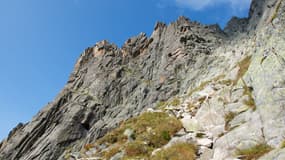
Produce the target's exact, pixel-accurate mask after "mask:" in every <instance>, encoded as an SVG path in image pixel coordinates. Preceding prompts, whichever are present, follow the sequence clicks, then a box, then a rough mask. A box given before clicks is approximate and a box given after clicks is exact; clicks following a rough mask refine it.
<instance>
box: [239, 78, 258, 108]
mask: <svg viewBox="0 0 285 160" xmlns="http://www.w3.org/2000/svg"><path fill="white" fill-rule="evenodd" d="M242 83H243V89H244V91H243V95H247V96H248V99H247V100H244V101H243V103H244V104H245V105H247V106H248V107H250V108H252V110H256V104H255V101H254V98H253V95H252V89H251V88H249V87H248V86H247V85H246V83H245V81H244V80H243V79H242Z"/></svg>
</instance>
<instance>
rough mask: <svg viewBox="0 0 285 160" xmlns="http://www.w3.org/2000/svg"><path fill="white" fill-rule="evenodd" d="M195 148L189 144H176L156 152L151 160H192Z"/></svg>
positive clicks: (194, 155)
mask: <svg viewBox="0 0 285 160" xmlns="http://www.w3.org/2000/svg"><path fill="white" fill-rule="evenodd" d="M196 151H197V149H196V147H195V146H194V145H193V144H189V143H177V144H174V145H173V146H171V147H169V148H166V149H163V150H161V151H158V152H157V153H156V154H155V155H154V156H153V157H151V158H150V159H151V160H168V159H169V160H185V159H187V160H194V159H195V157H196V154H195V153H196Z"/></svg>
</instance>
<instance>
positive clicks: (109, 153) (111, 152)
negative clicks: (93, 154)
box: [103, 145, 120, 159]
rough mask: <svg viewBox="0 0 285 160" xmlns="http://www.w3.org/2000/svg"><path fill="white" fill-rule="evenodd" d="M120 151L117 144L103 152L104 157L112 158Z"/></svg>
mask: <svg viewBox="0 0 285 160" xmlns="http://www.w3.org/2000/svg"><path fill="white" fill-rule="evenodd" d="M119 152H120V147H119V146H118V145H117V146H115V147H112V148H111V149H109V150H108V151H105V152H103V157H104V158H105V159H110V158H111V157H113V156H114V155H115V154H117V153H119Z"/></svg>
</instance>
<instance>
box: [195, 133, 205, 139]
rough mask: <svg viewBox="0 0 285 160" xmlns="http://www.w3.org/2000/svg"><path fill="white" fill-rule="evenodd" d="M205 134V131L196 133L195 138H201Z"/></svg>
mask: <svg viewBox="0 0 285 160" xmlns="http://www.w3.org/2000/svg"><path fill="white" fill-rule="evenodd" d="M204 136H205V133H196V137H197V138H203V137H204Z"/></svg>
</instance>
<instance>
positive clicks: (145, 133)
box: [97, 112, 182, 159]
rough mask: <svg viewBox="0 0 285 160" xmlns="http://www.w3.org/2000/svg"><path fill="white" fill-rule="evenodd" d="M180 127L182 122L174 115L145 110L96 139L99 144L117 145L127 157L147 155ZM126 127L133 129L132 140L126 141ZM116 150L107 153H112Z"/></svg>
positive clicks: (164, 142) (167, 139)
mask: <svg viewBox="0 0 285 160" xmlns="http://www.w3.org/2000/svg"><path fill="white" fill-rule="evenodd" d="M181 128H182V124H181V122H180V121H179V120H177V119H176V118H174V117H170V116H169V115H168V114H167V113H163V112H154V113H151V112H145V113H143V114H141V115H140V116H138V117H134V118H131V119H129V120H127V121H125V122H123V123H122V124H121V125H120V126H119V127H118V128H117V129H114V130H113V131H111V132H109V133H108V134H107V135H105V136H104V137H102V138H101V139H99V140H98V141H97V143H99V144H107V145H114V144H115V145H119V146H121V149H120V150H124V151H125V153H126V155H125V157H124V158H125V159H127V158H138V157H140V158H141V157H149V156H150V154H151V152H152V151H153V150H154V149H156V148H159V147H161V146H163V145H165V144H166V143H168V141H169V140H170V139H171V136H173V135H174V134H175V133H176V132H178V131H179V130H180V129H181ZM126 129H132V130H134V134H135V136H134V138H135V139H134V141H133V142H127V137H126V136H124V134H123V133H124V131H125V130H126ZM114 150H115V149H114ZM116 152H119V151H118V150H115V151H112V152H111V153H112V154H111V153H108V154H109V155H113V154H115V153H116Z"/></svg>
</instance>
